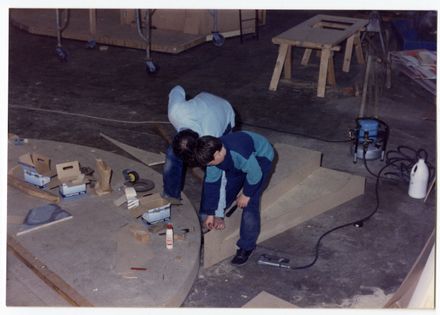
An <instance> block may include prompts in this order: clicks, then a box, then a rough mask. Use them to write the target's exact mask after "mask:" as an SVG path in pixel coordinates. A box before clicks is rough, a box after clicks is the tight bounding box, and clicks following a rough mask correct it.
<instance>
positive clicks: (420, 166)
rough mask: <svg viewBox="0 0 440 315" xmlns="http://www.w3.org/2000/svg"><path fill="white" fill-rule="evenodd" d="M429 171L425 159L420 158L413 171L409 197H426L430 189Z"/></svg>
mask: <svg viewBox="0 0 440 315" xmlns="http://www.w3.org/2000/svg"><path fill="white" fill-rule="evenodd" d="M428 179H429V169H428V166H427V165H426V163H425V159H422V158H420V159H419V161H418V162H417V163H416V164H414V166H413V167H412V169H411V174H410V181H409V189H408V195H409V196H410V197H412V198H416V199H422V198H425V196H426V189H427V187H428Z"/></svg>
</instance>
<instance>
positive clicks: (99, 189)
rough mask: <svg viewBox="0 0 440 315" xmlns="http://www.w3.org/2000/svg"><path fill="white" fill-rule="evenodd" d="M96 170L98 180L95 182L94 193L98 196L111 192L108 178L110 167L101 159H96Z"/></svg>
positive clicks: (110, 171)
mask: <svg viewBox="0 0 440 315" xmlns="http://www.w3.org/2000/svg"><path fill="white" fill-rule="evenodd" d="M96 171H97V173H98V181H97V182H96V184H95V193H96V194H97V195H98V196H103V195H107V194H109V193H111V192H112V187H111V186H110V179H111V176H112V169H111V168H110V167H109V166H108V165H107V163H105V161H103V160H102V159H96Z"/></svg>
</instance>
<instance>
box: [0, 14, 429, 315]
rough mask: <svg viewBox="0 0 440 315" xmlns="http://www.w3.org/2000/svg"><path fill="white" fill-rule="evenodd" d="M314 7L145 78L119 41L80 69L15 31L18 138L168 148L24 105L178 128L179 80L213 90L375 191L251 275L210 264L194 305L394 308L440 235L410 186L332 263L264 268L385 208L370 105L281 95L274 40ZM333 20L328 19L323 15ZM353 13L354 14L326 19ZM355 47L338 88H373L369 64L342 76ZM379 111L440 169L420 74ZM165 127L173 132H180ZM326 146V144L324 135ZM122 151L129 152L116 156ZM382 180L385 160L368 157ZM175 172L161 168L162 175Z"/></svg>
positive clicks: (351, 233) (325, 256) (313, 72)
mask: <svg viewBox="0 0 440 315" xmlns="http://www.w3.org/2000/svg"><path fill="white" fill-rule="evenodd" d="M317 13H318V12H316V11H315V12H314V11H268V12H267V23H266V25H265V26H263V27H262V28H261V29H260V38H259V40H258V41H257V40H255V39H248V40H246V41H245V42H244V43H243V44H240V40H239V38H230V39H226V42H225V44H224V45H223V46H222V47H216V46H214V45H213V44H211V43H206V44H203V45H201V46H198V47H196V48H193V49H191V50H189V51H186V52H184V53H181V54H179V55H167V54H158V53H153V54H152V56H153V59H154V61H155V63H157V64H158V65H159V66H160V71H159V73H157V74H156V75H154V76H151V75H148V74H147V73H146V72H145V70H144V65H143V57H144V52H143V51H140V50H133V49H125V48H118V47H109V49H108V50H106V51H101V50H99V49H96V50H88V49H86V48H85V43H84V42H77V41H68V40H64V41H63V45H64V47H65V49H66V50H67V51H68V53H69V59H68V62H66V63H61V62H59V61H58V59H57V58H56V56H55V54H54V49H55V45H56V39H55V38H48V37H39V36H33V35H29V34H27V33H24V32H22V31H18V30H17V29H15V28H13V27H11V28H10V47H9V58H10V62H9V65H10V68H9V111H8V115H9V118H8V121H9V132H12V133H16V134H18V135H20V136H21V137H28V138H41V139H50V140H56V141H65V142H71V143H76V144H81V145H87V146H94V147H97V148H100V149H104V150H108V151H115V147H114V146H113V145H111V144H109V143H108V142H107V141H105V140H103V139H102V138H101V137H100V136H99V133H100V132H102V133H104V134H107V135H109V136H111V137H113V138H117V139H118V140H120V141H123V142H125V143H128V144H130V145H133V146H137V147H139V148H142V149H145V150H149V151H153V152H159V151H164V150H165V148H166V143H165V142H164V140H163V139H162V138H161V137H160V136H159V135H158V134H157V133H156V132H155V130H154V127H153V126H152V125H146V124H144V125H132V124H123V123H115V122H108V121H107V122H105V121H98V120H94V119H89V118H84V117H82V118H81V117H76V116H69V115H63V114H57V113H49V112H41V111H31V110H27V109H23V108H18V107H14V106H25V107H32V108H41V109H50V110H57V111H64V112H69V113H81V114H84V115H90V116H99V117H105V118H112V119H121V120H137V121H139V120H153V121H166V120H167V96H168V92H169V90H170V89H171V88H172V87H173V86H175V85H176V84H180V85H182V86H183V87H184V88H185V89H186V90H187V92H188V93H189V94H191V95H195V94H197V93H199V92H201V91H208V92H211V93H214V94H217V95H219V96H222V97H224V98H226V99H228V100H229V101H230V102H231V104H232V105H233V106H234V107H235V108H236V110H237V112H238V114H239V116H240V119H241V121H242V123H243V124H242V128H243V129H248V130H255V131H258V132H260V133H262V134H263V135H265V136H266V137H268V138H269V139H270V141H271V142H273V143H275V142H284V143H289V144H292V145H296V146H301V147H305V148H310V149H314V150H318V151H321V152H322V153H323V160H322V164H323V166H324V167H327V168H332V169H337V170H341V171H346V172H350V173H353V174H357V175H362V176H365V177H366V178H367V185H366V192H365V195H364V196H362V197H358V198H356V199H354V200H352V201H350V202H348V203H345V204H343V205H341V206H339V207H337V208H334V209H332V210H330V211H327V212H326V213H324V214H322V215H320V216H318V217H315V218H314V219H312V220H310V221H308V222H305V223H304V224H301V225H299V226H297V227H295V228H292V229H291V230H288V231H286V232H285V233H282V234H280V235H278V236H276V237H274V238H272V239H269V240H267V241H265V242H263V243H262V244H261V245H260V246H258V248H257V250H256V254H255V255H254V256H253V257H252V259H251V262H250V263H249V264H247V265H246V266H245V267H242V268H236V267H232V266H230V265H229V262H228V260H226V261H223V262H221V263H219V264H217V265H215V266H213V267H211V268H209V269H206V270H204V269H200V272H199V276H198V280H197V281H196V282H195V283H194V286H193V289H192V291H191V292H190V294H189V295H188V297H187V298H186V301H185V302H184V304H183V306H184V307H241V306H242V305H243V304H245V303H246V302H247V301H249V300H250V299H252V298H253V297H254V296H256V295H257V294H258V293H259V292H260V291H262V290H265V291H267V292H269V293H271V294H273V295H275V296H277V297H280V298H282V299H284V300H286V301H288V302H290V303H294V304H296V305H297V306H299V307H302V308H324V307H335V308H349V307H368V308H380V307H381V306H382V305H384V304H385V302H386V300H387V299H388V298H389V297H390V296H391V295H392V294H393V292H394V291H395V290H396V289H397V288H398V287H399V285H400V284H401V282H402V280H403V279H404V277H405V276H406V274H407V272H408V271H409V270H410V268H411V266H412V264H413V263H414V261H415V259H416V258H417V256H418V254H419V252H420V250H421V249H422V247H423V245H424V243H425V242H426V240H427V239H428V237H429V235H430V233H431V232H432V230H433V228H434V227H435V223H436V222H435V218H436V193H435V191H434V192H433V193H432V194H431V195H430V197H429V199H428V200H427V202H426V203H424V202H423V201H421V200H415V199H411V198H410V197H409V196H408V194H407V189H408V186H407V183H404V182H402V181H390V180H385V181H382V182H381V183H380V187H379V192H380V206H379V209H378V211H377V213H376V214H375V215H374V216H373V217H372V218H371V219H370V220H368V221H367V222H365V224H364V226H363V227H362V228H355V227H352V226H349V227H347V228H344V229H341V230H337V231H335V232H334V233H331V234H330V235H328V236H327V237H326V238H325V239H324V240H323V241H322V243H321V246H320V251H319V259H318V260H317V262H316V264H314V265H313V266H312V267H311V268H308V269H304V270H299V271H287V270H279V269H274V268H270V267H262V266H259V265H257V264H256V259H257V257H258V256H259V255H258V254H261V253H278V254H279V255H283V256H286V257H288V258H290V259H291V263H292V265H303V264H306V263H308V262H310V261H312V260H313V258H314V248H315V245H316V241H317V239H318V238H319V236H320V235H321V234H322V233H324V232H326V231H327V230H329V229H331V228H333V227H335V226H338V225H341V224H344V223H347V222H351V221H354V220H356V219H358V218H362V217H364V216H365V215H367V214H369V213H370V212H371V211H373V210H374V208H375V206H376V199H375V179H374V177H373V176H371V175H370V174H369V173H368V172H367V170H366V169H365V167H364V165H363V163H357V164H354V163H353V162H352V157H351V155H350V153H349V144H348V143H346V142H329V141H323V140H346V139H347V130H348V129H350V128H353V127H354V124H355V122H354V119H355V117H356V116H357V115H358V112H359V107H360V103H361V99H360V97H359V96H358V97H356V96H351V95H346V94H344V93H342V92H341V90H340V89H337V90H333V91H329V92H328V93H327V95H326V97H325V98H317V97H316V91H315V90H314V89H310V88H307V87H304V88H298V87H295V86H292V85H288V84H283V83H280V85H279V87H278V90H277V92H270V91H268V86H269V82H270V79H271V75H272V71H273V67H274V65H275V61H276V57H277V52H278V46H276V45H273V44H272V43H271V38H272V37H273V36H275V35H277V34H279V33H281V32H283V31H285V30H286V29H288V28H290V27H292V26H294V25H296V24H298V23H299V22H302V21H304V20H305V19H307V18H309V17H311V16H313V15H315V14H317ZM320 13H321V12H320ZM325 13H326V14H334V15H338V14H344V15H347V16H350V15H352V14H353V12H350V11H344V12H325ZM300 55H301V51H299V50H298V51H295V54H294V70H293V75H294V76H297V78H299V79H303V80H309V81H310V82H315V81H316V79H317V73H318V66H317V64H318V59H317V58H316V57H315V58H312V63H313V64H314V65H310V66H308V67H303V66H300V65H299V64H298V63H299V60H300ZM342 57H343V56H342V53H339V54H336V59H335V63H336V64H335V67H336V80H337V84H338V88H342V87H352V86H354V85H355V83H356V84H358V83H362V73H363V67H362V66H360V65H357V64H356V62H355V61H354V62H353V63H352V69H351V71H350V73H343V72H342V71H341V65H342ZM379 117H380V118H381V119H382V120H383V121H385V122H387V124H388V125H389V126H390V130H391V135H390V139H389V146H388V148H389V149H396V148H397V146H399V145H406V146H410V147H412V148H414V149H420V148H423V149H425V150H426V151H427V152H428V153H429V161H430V162H431V163H433V164H435V159H436V156H435V153H436V103H435V97H433V96H432V95H430V94H429V93H427V92H425V91H424V90H423V89H422V88H420V87H419V86H418V85H416V84H415V83H413V82H412V81H411V80H409V79H407V78H406V77H403V76H400V75H398V74H397V73H393V76H392V88H391V89H385V90H383V94H382V95H381V97H380V99H379ZM164 128H165V129H166V131H167V132H168V133H169V134H170V135H171V134H172V133H173V128H172V127H171V126H170V125H165V126H164ZM318 138H319V139H318ZM116 152H118V153H120V154H122V155H124V153H123V152H120V151H116ZM368 165H369V167H370V169H371V170H372V171H373V172H376V173H377V172H378V171H379V169H380V168H381V167H383V166H384V162H381V161H371V162H369V163H368ZM155 169H156V170H158V171H161V167H155ZM184 192H185V193H186V195H187V196H188V197H189V198H190V200H191V201H192V202H193V204H194V205H195V207H196V208H197V205H198V204H199V200H200V183H199V181H198V180H197V179H196V178H195V177H193V176H192V175H191V173H190V172H188V175H187V182H186V186H185V191H184Z"/></svg>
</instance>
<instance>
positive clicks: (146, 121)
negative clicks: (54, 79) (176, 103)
mask: <svg viewBox="0 0 440 315" xmlns="http://www.w3.org/2000/svg"><path fill="white" fill-rule="evenodd" d="M9 107H10V108H15V109H25V110H32V111H37V112H46V113H52V114H61V115H69V116H77V117H82V118H89V119H95V120H102V121H108V122H117V123H122V124H135V125H139V124H167V125H170V124H171V123H170V122H169V121H160V120H139V121H133V120H120V119H112V118H104V117H97V116H90V115H85V114H77V113H69V112H66V111H62V110H52V109H44V108H35V107H28V106H21V105H9Z"/></svg>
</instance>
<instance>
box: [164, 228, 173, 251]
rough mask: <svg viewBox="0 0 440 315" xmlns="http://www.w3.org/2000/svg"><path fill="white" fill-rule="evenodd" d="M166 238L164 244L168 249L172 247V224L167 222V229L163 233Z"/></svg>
mask: <svg viewBox="0 0 440 315" xmlns="http://www.w3.org/2000/svg"><path fill="white" fill-rule="evenodd" d="M165 239H166V245H167V248H168V249H173V244H174V231H173V225H172V224H167V231H166V235H165Z"/></svg>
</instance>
